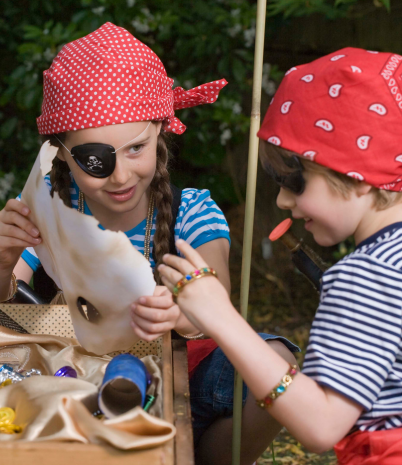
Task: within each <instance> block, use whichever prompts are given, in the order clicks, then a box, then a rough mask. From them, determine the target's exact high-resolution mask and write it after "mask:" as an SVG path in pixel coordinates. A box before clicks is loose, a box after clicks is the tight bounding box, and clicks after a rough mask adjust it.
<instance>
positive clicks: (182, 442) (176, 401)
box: [172, 340, 194, 465]
mask: <svg viewBox="0 0 402 465" xmlns="http://www.w3.org/2000/svg"><path fill="white" fill-rule="evenodd" d="M172 348H173V351H172V356H173V409H174V423H175V426H176V429H177V432H176V437H175V458H176V462H175V465H194V447H193V429H192V424H191V408H190V389H189V382H188V363H187V345H186V341H183V340H173V341H172Z"/></svg>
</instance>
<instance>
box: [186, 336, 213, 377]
mask: <svg viewBox="0 0 402 465" xmlns="http://www.w3.org/2000/svg"><path fill="white" fill-rule="evenodd" d="M217 347H218V344H217V343H216V342H215V341H214V340H213V339H201V340H195V341H188V342H187V360H188V376H189V378H191V376H192V375H193V374H194V371H195V369H196V368H197V367H198V365H199V364H200V363H201V362H202V361H203V360H204V358H206V357H208V355H209V354H210V353H211V352H213V351H214V350H215V349H216V348H217Z"/></svg>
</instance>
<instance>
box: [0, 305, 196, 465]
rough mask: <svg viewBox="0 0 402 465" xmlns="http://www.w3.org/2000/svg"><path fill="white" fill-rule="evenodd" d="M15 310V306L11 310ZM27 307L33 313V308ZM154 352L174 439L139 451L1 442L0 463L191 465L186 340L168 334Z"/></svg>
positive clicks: (47, 443)
mask: <svg viewBox="0 0 402 465" xmlns="http://www.w3.org/2000/svg"><path fill="white" fill-rule="evenodd" d="M16 307H18V306H15V307H14V308H16ZM30 307H32V310H35V308H34V307H36V306H35V305H33V306H30ZM38 307H41V306H38ZM10 309H12V311H10ZM0 310H2V311H4V312H5V313H7V314H8V315H10V314H12V313H13V311H14V309H13V308H12V307H11V306H5V305H4V304H3V305H0ZM36 310H38V309H36ZM27 329H28V328H27ZM29 332H31V331H29ZM157 352H158V354H159V355H160V356H161V358H162V376H163V417H164V419H165V420H167V421H169V422H171V423H174V425H175V426H176V429H177V433H176V436H175V437H174V438H173V439H172V440H171V441H169V442H168V443H166V444H164V445H162V446H159V447H155V448H152V449H147V450H140V451H120V450H117V449H115V448H113V447H111V446H107V445H96V444H81V443H77V442H10V443H8V442H2V443H1V446H0V447H1V452H0V456H1V463H4V464H7V465H28V464H29V465H55V464H57V465H72V464H73V465H89V464H92V463H93V464H96V465H128V464H130V465H193V464H194V452H193V437H192V428H191V411H190V393H189V383H188V367H187V349H186V341H182V340H174V341H172V340H171V337H170V333H167V334H165V335H164V336H163V338H160V339H159V340H158V342H157ZM142 355H143V354H141V356H142Z"/></svg>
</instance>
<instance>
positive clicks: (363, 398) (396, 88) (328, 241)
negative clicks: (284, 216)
mask: <svg viewBox="0 0 402 465" xmlns="http://www.w3.org/2000/svg"><path fill="white" fill-rule="evenodd" d="M401 82H402V57H401V56H399V55H396V54H391V53H378V52H372V51H366V50H360V49H353V48H345V49H343V50H340V51H338V52H335V53H332V54H330V55H328V56H324V57H322V58H320V59H318V60H315V61H313V62H312V63H309V64H305V65H301V66H296V67H293V68H291V69H290V70H289V71H288V72H287V73H286V76H285V78H284V79H283V82H282V83H281V85H280V87H279V89H278V91H277V93H276V94H275V96H274V98H273V101H272V102H271V105H270V107H269V109H268V111H267V114H266V116H265V119H264V122H263V124H262V127H261V129H260V131H259V133H258V136H259V137H260V138H261V139H262V147H261V148H262V150H261V161H262V164H263V166H264V169H265V170H266V171H267V172H268V173H269V174H270V176H271V177H272V178H273V180H274V181H275V182H276V183H277V184H278V185H279V186H280V192H279V195H278V197H277V205H278V206H279V207H280V208H282V209H286V210H289V211H290V212H291V214H292V216H293V218H295V219H301V220H304V221H305V228H306V230H307V231H309V232H311V233H312V234H313V236H314V239H315V240H316V241H317V242H318V243H319V244H321V245H323V246H332V245H335V244H337V243H339V242H341V241H343V240H345V239H347V238H348V237H349V236H353V237H354V240H355V244H356V249H355V251H354V252H352V253H351V254H349V255H347V256H346V257H344V258H343V259H342V260H340V261H339V262H338V263H337V264H335V265H334V266H332V267H331V268H330V269H329V270H327V271H326V272H325V273H324V275H323V278H322V285H321V295H320V303H319V307H318V310H317V314H316V316H315V319H314V322H313V325H312V329H311V333H310V339H309V345H308V349H307V353H306V357H305V361H304V365H303V370H302V373H296V369H295V368H294V367H289V365H288V364H287V363H286V362H285V360H283V359H281V357H279V356H278V355H277V354H275V353H273V351H271V350H270V349H269V348H268V347H266V346H264V345H263V344H262V343H261V341H260V340H259V338H258V337H257V336H256V335H255V333H254V332H253V330H252V329H251V328H250V327H249V326H248V325H247V323H246V322H245V321H244V320H243V319H242V318H241V317H240V316H239V315H238V313H237V312H236V311H235V310H234V309H233V307H232V305H231V303H230V301H229V299H228V297H227V296H226V295H225V293H224V291H223V288H222V286H221V285H220V284H219V281H218V280H217V279H215V278H214V277H211V276H209V275H208V276H206V278H205V279H197V280H196V281H195V282H194V283H193V282H192V281H193V280H190V282H189V283H188V285H187V283H185V285H183V286H182V287H180V289H175V288H174V286H175V285H176V283H177V281H179V280H180V278H181V275H182V274H184V273H185V274H188V275H191V272H193V270H194V268H197V269H202V268H203V267H206V266H207V264H206V263H205V261H204V260H203V259H202V258H201V257H200V256H199V255H198V254H197V253H196V252H195V251H194V250H192V249H191V247H190V246H188V245H187V244H184V243H183V242H181V243H180V244H179V249H180V251H181V252H182V254H184V255H185V256H186V260H184V259H180V258H178V257H172V256H171V255H168V256H166V257H165V259H164V261H165V263H166V264H167V265H170V266H166V265H161V266H160V267H159V269H160V272H161V274H162V276H163V282H164V283H165V284H167V285H168V286H170V288H171V289H173V290H174V291H175V292H176V294H177V301H178V303H179V306H180V308H181V310H182V311H183V313H185V314H186V315H187V317H188V318H189V319H190V320H191V321H192V322H193V323H194V324H195V325H196V326H197V327H198V328H200V329H201V330H202V331H204V332H207V333H208V334H210V335H211V337H213V338H214V339H215V340H216V342H217V343H218V344H219V345H220V347H221V348H222V349H223V351H224V352H225V353H226V355H227V356H228V358H229V359H230V360H231V362H232V363H233V364H234V365H235V367H236V368H237V369H238V370H239V371H240V373H241V374H242V376H243V378H244V379H245V381H246V383H247V384H248V386H249V387H250V389H251V390H252V392H253V393H254V395H255V397H256V398H257V399H262V400H261V401H260V405H261V406H262V407H267V408H269V411H270V413H271V414H272V416H273V417H275V418H276V419H277V420H278V421H279V422H280V423H281V424H282V425H284V426H285V427H286V428H287V429H288V430H289V431H290V432H291V433H292V435H294V437H295V438H296V439H298V440H299V441H300V442H301V443H302V444H304V445H305V446H306V447H307V448H309V449H311V450H313V451H316V452H323V451H325V450H327V449H329V448H331V447H334V446H335V451H336V453H337V456H338V460H339V464H341V465H358V464H359V465H360V464H361V465H374V464H381V465H397V464H400V463H402V434H401V432H402V430H401V427H402V334H401V327H402V203H401V202H402V194H401V191H402V131H401V126H402V85H401ZM177 270H178V271H177ZM201 302H202V308H203V310H202V309H201ZM239 340H241V341H242V344H241V346H239V344H238V341H239ZM257 367H258V368H257Z"/></svg>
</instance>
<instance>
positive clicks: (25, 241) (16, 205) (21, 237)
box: [0, 199, 42, 302]
mask: <svg viewBox="0 0 402 465" xmlns="http://www.w3.org/2000/svg"><path fill="white" fill-rule="evenodd" d="M29 213H30V211H29V208H28V207H27V206H26V205H25V204H23V203H22V202H20V201H18V200H16V199H11V200H9V201H8V202H7V203H6V205H5V207H4V208H3V210H1V211H0V302H1V301H3V300H6V299H7V297H8V296H9V292H10V284H11V274H12V273H13V270H15V274H16V276H17V278H19V279H24V276H25V275H26V271H27V270H25V271H24V270H21V269H20V267H18V269H17V266H18V265H17V262H18V261H19V260H20V257H21V254H22V252H23V251H24V249H25V248H26V247H34V246H35V245H38V244H40V243H41V241H42V239H41V238H40V234H39V231H38V230H37V228H36V226H35V225H34V224H33V223H32V222H31V221H30V220H29V219H28V215H29ZM27 266H28V265H27ZM20 273H21V274H20ZM28 282H29V280H28Z"/></svg>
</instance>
